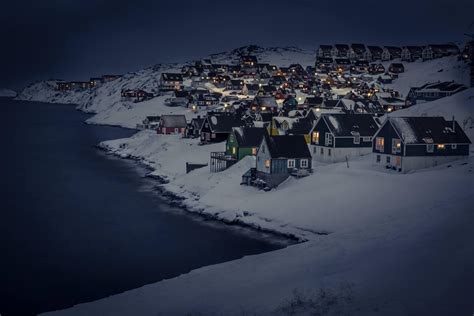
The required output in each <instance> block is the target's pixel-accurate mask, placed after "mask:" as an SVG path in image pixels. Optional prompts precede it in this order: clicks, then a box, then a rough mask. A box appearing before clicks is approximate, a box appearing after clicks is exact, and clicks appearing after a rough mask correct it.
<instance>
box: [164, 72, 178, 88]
mask: <svg viewBox="0 0 474 316" xmlns="http://www.w3.org/2000/svg"><path fill="white" fill-rule="evenodd" d="M160 90H161V91H174V90H183V75H182V74H181V73H170V72H164V73H162V74H161V77H160Z"/></svg>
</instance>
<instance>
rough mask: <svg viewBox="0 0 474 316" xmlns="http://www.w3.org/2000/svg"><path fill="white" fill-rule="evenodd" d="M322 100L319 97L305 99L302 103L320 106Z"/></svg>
mask: <svg viewBox="0 0 474 316" xmlns="http://www.w3.org/2000/svg"><path fill="white" fill-rule="evenodd" d="M323 101H324V99H323V98H321V97H306V100H305V101H304V103H306V104H308V105H310V106H314V105H321V104H322V103H323Z"/></svg>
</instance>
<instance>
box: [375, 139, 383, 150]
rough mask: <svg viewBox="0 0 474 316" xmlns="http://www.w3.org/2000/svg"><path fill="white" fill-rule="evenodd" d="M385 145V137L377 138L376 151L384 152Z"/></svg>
mask: <svg viewBox="0 0 474 316" xmlns="http://www.w3.org/2000/svg"><path fill="white" fill-rule="evenodd" d="M384 143H385V139H384V138H383V137H377V138H376V139H375V149H377V150H379V151H383V150H384Z"/></svg>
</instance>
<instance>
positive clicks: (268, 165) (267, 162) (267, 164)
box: [265, 159, 270, 168]
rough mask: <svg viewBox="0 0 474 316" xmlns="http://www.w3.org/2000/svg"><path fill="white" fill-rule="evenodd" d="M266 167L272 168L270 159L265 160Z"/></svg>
mask: <svg viewBox="0 0 474 316" xmlns="http://www.w3.org/2000/svg"><path fill="white" fill-rule="evenodd" d="M265 167H266V168H270V159H267V160H265Z"/></svg>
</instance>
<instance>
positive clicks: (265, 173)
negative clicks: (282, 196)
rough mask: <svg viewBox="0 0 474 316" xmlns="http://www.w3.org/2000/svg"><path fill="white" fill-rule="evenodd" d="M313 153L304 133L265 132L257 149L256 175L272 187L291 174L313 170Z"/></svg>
mask: <svg viewBox="0 0 474 316" xmlns="http://www.w3.org/2000/svg"><path fill="white" fill-rule="evenodd" d="M311 168H312V164H311V153H310V152H309V149H308V145H307V144H306V141H305V138H304V136H303V135H284V136H269V135H268V134H266V133H265V135H264V137H263V139H262V141H261V143H260V146H259V147H258V150H257V162H256V170H255V176H256V178H257V179H259V180H260V181H261V182H262V183H265V185H266V186H268V187H270V188H274V187H277V186H278V185H279V184H280V183H282V182H283V181H285V180H286V179H287V178H288V177H289V176H290V175H291V174H299V171H304V172H305V173H309V172H311V170H312V169H311Z"/></svg>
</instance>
